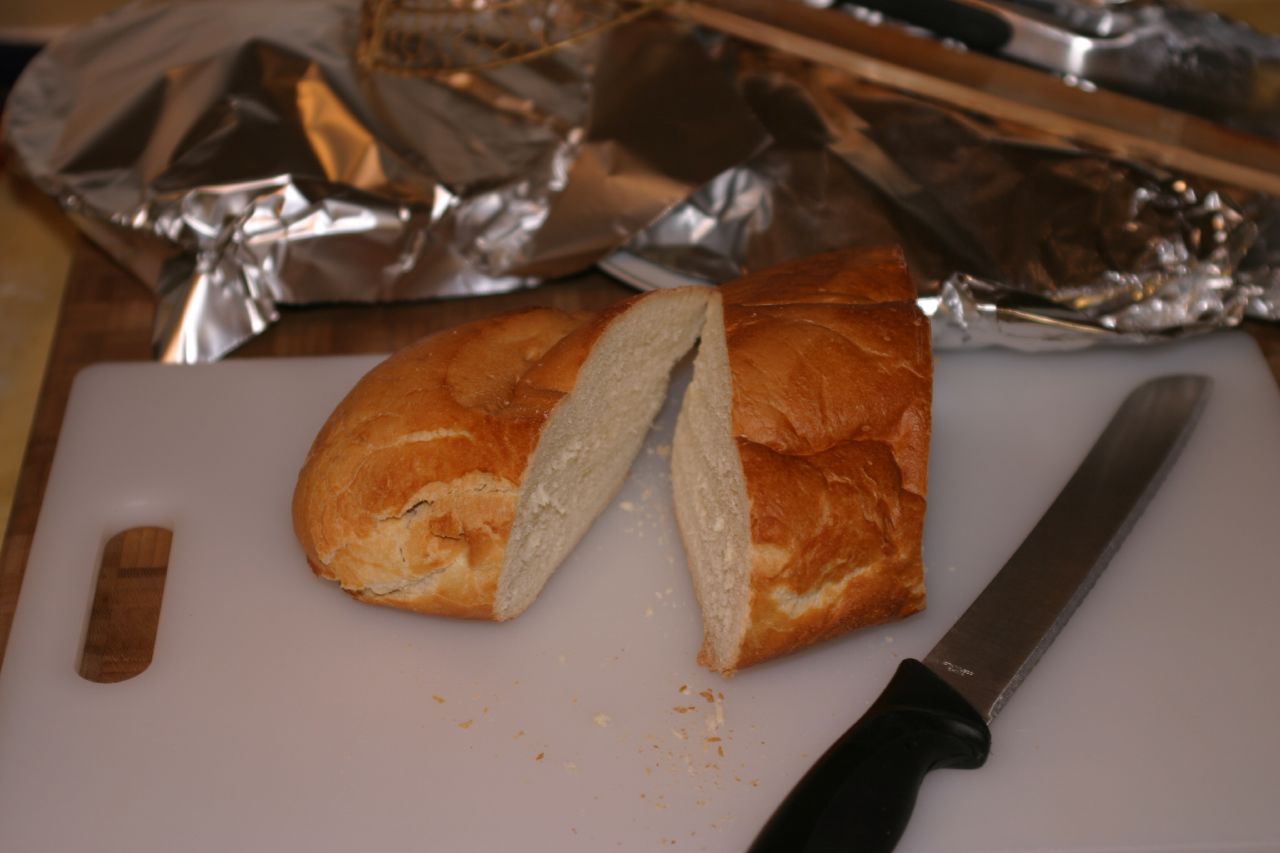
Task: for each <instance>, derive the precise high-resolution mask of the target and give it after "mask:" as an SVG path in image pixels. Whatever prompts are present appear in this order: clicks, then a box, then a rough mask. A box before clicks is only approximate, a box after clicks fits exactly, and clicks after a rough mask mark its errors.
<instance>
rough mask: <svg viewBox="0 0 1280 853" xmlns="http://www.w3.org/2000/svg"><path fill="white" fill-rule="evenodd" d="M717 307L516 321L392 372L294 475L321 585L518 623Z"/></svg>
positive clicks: (332, 424)
mask: <svg viewBox="0 0 1280 853" xmlns="http://www.w3.org/2000/svg"><path fill="white" fill-rule="evenodd" d="M709 292H710V290H709V289H708V288H680V289H675V290H666V291H658V292H654V293H649V294H644V295H641V296H637V297H634V298H632V299H629V300H626V301H625V302H623V303H620V304H619V305H617V306H615V307H614V308H611V309H608V310H606V311H605V312H603V313H601V314H598V315H577V314H566V313H563V312H559V311H554V310H550V309H535V310H532V311H524V312H519V313H516V314H509V315H504V316H501V317H497V318H491V319H486V320H481V321H477V322H475V323H471V324H468V325H465V326H461V327H458V328H456V329H452V330H450V331H448V332H444V333H441V334H439V335H435V336H433V337H430V338H427V339H425V340H423V341H420V342H419V343H417V344H415V345H413V346H410V347H408V348H406V349H404V350H402V351H400V352H398V353H396V354H395V355H393V356H392V357H391V358H390V359H388V360H387V361H385V362H383V363H382V364H381V365H379V366H378V367H376V368H375V369H374V370H373V371H371V372H370V373H369V374H368V375H367V376H365V377H364V378H363V379H362V380H361V381H360V382H359V383H358V384H357V385H356V387H355V388H353V389H352V391H351V392H350V394H348V396H347V397H346V399H344V400H343V401H342V403H341V404H340V405H339V406H338V407H337V409H336V410H335V411H334V413H333V414H332V415H331V416H330V418H329V420H328V422H327V423H326V424H325V426H324V427H323V429H322V430H321V431H320V434H319V435H318V436H317V438H316V440H315V443H314V445H313V446H312V448H311V451H310V453H309V454H308V456H307V460H306V462H305V464H304V466H303V469H302V471H301V473H300V475H299V479H298V485H297V488H296V490H295V493H294V501H293V519H294V529H295V532H296V533H297V535H298V539H299V541H300V542H301V543H302V545H303V548H304V550H305V551H306V553H307V557H308V561H309V562H310V564H311V566H312V568H313V569H314V571H315V572H316V573H317V574H318V575H320V576H322V577H325V578H329V579H333V580H337V581H338V582H339V583H340V584H341V585H342V587H343V589H345V590H346V591H347V592H349V593H350V594H352V595H353V596H355V597H356V598H358V599H360V600H363V601H367V602H371V603H376V604H385V605H390V606H393V607H401V608H406V609H410V610H417V611H421V612H427V613H436V614H442V615H448V616H460V617H471V618H483V619H497V620H502V619H509V618H511V617H513V616H516V615H517V614H519V613H520V612H522V611H523V610H524V609H525V608H527V607H528V606H529V605H530V604H531V603H532V602H533V600H534V599H535V598H536V597H537V595H538V593H539V591H541V589H542V588H543V586H544V584H545V583H546V582H547V580H548V578H549V577H550V576H551V574H552V572H553V571H554V570H555V568H556V566H557V565H559V564H560V562H561V561H562V560H563V559H564V558H565V557H566V556H567V555H568V554H569V552H570V551H571V550H572V549H573V547H574V545H575V544H577V542H578V540H579V539H580V538H581V537H582V535H583V534H584V533H585V532H586V530H587V529H588V527H590V525H591V523H592V521H593V520H594V519H595V518H596V516H597V515H599V513H600V512H601V510H602V509H603V508H604V507H605V505H606V504H607V503H608V501H609V500H610V498H611V497H612V496H613V494H614V493H615V492H616V490H617V489H618V488H619V486H620V485H621V484H622V481H623V479H624V478H625V476H626V473H627V470H628V468H629V467H630V465H631V462H632V460H633V458H634V457H635V455H636V453H637V452H638V451H639V449H640V446H641V444H642V442H643V440H644V436H645V433H646V432H647V430H648V429H649V426H650V423H651V422H652V421H653V418H654V417H655V416H656V414H657V412H658V410H659V408H660V407H661V405H662V403H663V400H664V399H665V397H666V390H667V384H668V377H669V374H670V371H671V368H672V367H673V365H674V364H675V362H676V361H677V360H679V359H680V358H681V357H682V356H683V355H684V354H685V353H686V352H687V351H688V350H689V349H690V348H691V347H692V346H693V344H694V342H695V340H696V339H697V336H698V334H699V332H700V331H701V329H702V326H703V319H704V313H705V307H706V302H707V297H708V294H709Z"/></svg>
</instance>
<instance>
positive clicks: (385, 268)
mask: <svg viewBox="0 0 1280 853" xmlns="http://www.w3.org/2000/svg"><path fill="white" fill-rule="evenodd" d="M356 6H357V4H356V3H355V2H352V0H305V2H292V3H287V4H274V3H244V2H241V3H234V4H224V3H216V2H211V0H192V2H186V3H180V4H165V5H139V6H133V7H129V8H126V9H124V10H121V11H120V12H118V13H116V14H113V15H109V16H107V17H105V18H103V19H101V20H99V21H97V22H95V23H93V24H91V25H90V26H88V27H86V28H84V29H82V30H78V31H75V32H72V33H70V34H68V35H67V36H65V37H63V38H61V39H59V40H57V41H56V42H54V43H53V44H52V45H51V46H50V47H49V48H48V49H47V50H45V51H44V52H43V53H42V54H41V55H40V56H38V57H37V58H36V60H34V61H33V62H32V64H31V65H30V66H29V68H28V70H27V72H26V73H25V74H24V75H23V77H22V78H21V79H20V80H19V82H18V84H17V86H16V87H15V88H14V90H13V92H12V94H11V95H10V98H9V102H8V105H7V112H6V115H5V134H6V141H7V142H8V144H9V145H10V146H11V147H12V148H13V150H14V152H15V153H16V160H17V162H18V163H19V164H20V165H21V166H22V168H23V169H24V170H25V171H26V172H27V173H28V174H29V175H30V176H31V177H32V178H33V179H34V181H35V182H36V183H37V184H38V185H39V186H40V187H41V188H42V189H44V190H45V191H46V192H48V193H49V194H50V195H52V196H53V197H55V198H56V199H58V201H59V202H60V203H61V204H62V206H63V207H64V208H65V209H66V210H67V211H68V212H69V213H70V214H71V216H72V218H73V219H74V220H75V221H76V222H77V224H78V225H79V226H80V227H81V229H82V230H83V231H85V233H87V234H88V235H89V236H90V237H91V238H92V239H94V240H95V241H96V242H97V243H99V244H100V245H102V246H103V247H104V248H106V249H107V250H108V251H109V252H110V253H111V254H112V255H113V256H114V257H115V258H116V259H117V260H118V261H119V262H120V263H122V264H123V265H124V266H126V267H127V268H129V269H130V270H132V271H133V272H134V273H136V274H137V276H138V277H139V278H140V279H141V280H142V281H143V282H144V283H145V284H147V285H148V286H149V287H151V288H152V289H153V290H154V291H155V292H156V296H157V303H158V312H157V320H156V327H155V349H156V352H157V354H158V355H159V356H160V357H162V358H163V359H164V360H166V361H173V362H182V363H187V362H199V361H210V360H214V359H217V358H219V357H221V356H222V355H224V354H226V353H227V352H229V351H230V350H232V349H233V348H235V347H236V346H237V345H238V344H240V343H242V342H243V341H245V340H247V339H248V338H250V337H252V336H253V335H256V334H258V333H260V332H261V331H263V330H264V329H266V328H267V327H268V326H270V324H271V323H272V322H274V320H275V319H276V318H277V316H278V314H279V310H280V307H279V306H281V305H297V304H309V303H323V302H335V301H341V302H371V301H392V300H407V299H423V298H431V297H448V296H463V295H476V294H485V293H494V292H499V291H505V290H510V289H513V288H519V287H531V286H535V285H537V284H538V283H540V282H542V281H544V280H546V279H548V278H553V277H556V276H562V275H568V274H573V273H578V272H581V271H583V270H585V269H587V268H589V267H590V266H592V265H593V264H597V263H599V264H602V265H603V266H605V268H606V269H611V270H614V271H619V270H622V268H623V266H626V267H627V270H626V271H625V272H626V274H625V275H624V278H625V279H626V280H627V281H629V282H630V283H633V284H636V285H637V286H640V287H659V286H670V285H672V284H675V283H678V282H682V281H689V280H692V281H707V282H717V281H724V280H727V279H729V278H733V277H735V276H737V275H740V274H741V273H743V272H745V271H749V270H752V269H758V268H760V267H763V266H767V265H769V264H772V263H776V262H779V261H782V260H787V259H791V258H795V257H798V256H802V255H805V254H811V253H814V252H819V251H824V250H827V249H833V248H838V247H845V246H851V245H868V244H883V243H898V244H901V245H903V246H904V250H905V252H906V254H907V256H908V259H909V261H910V263H911V267H912V271H913V275H914V276H915V279H916V284H917V286H918V289H919V293H920V301H921V304H922V305H923V306H924V307H925V308H926V310H927V311H928V313H929V315H930V316H931V318H932V320H933V327H934V339H935V342H936V343H937V345H938V346H940V347H974V346H987V345H999V346H1008V347H1015V348H1020V349H1026V350H1046V349H1063V348H1073V347H1082V346H1088V345H1091V344H1093V343H1097V342H1100V341H1107V342H1126V343H1147V342H1151V341H1158V340H1165V339H1168V338H1171V337H1176V336H1179V335H1184V334H1192V333H1197V332H1203V331H1207V330H1211V329H1217V328H1222V327H1227V326H1232V325H1235V324H1237V323H1239V322H1240V321H1241V320H1242V319H1243V318H1244V317H1246V316H1252V317H1260V318H1266V319H1273V320H1280V205H1277V204H1276V203H1275V202H1274V201H1273V200H1271V199H1266V198H1259V197H1256V196H1254V195H1251V194H1249V193H1247V192H1245V191H1241V190H1238V189H1233V188H1229V187H1220V186H1215V185H1212V184H1210V183H1208V182H1204V181H1197V180H1194V179H1191V178H1188V177H1186V176H1180V175H1172V174H1168V173H1165V172H1161V171H1158V170H1153V169H1148V168H1145V167H1143V166H1141V165H1139V164H1134V163H1129V162H1125V161H1121V160H1116V159H1114V158H1110V157H1107V156H1105V155H1103V154H1100V153H1098V152H1096V151H1090V150H1082V149H1080V148H1078V147H1075V146H1073V145H1071V144H1070V143H1068V142H1065V141H1063V140H1060V139H1057V138H1052V137H1048V136H1047V135H1045V134H1043V133H1040V132H1037V131H1035V130H1033V129H1028V128H1017V127H1012V126H1008V125H1005V124H1002V123H998V122H993V121H990V120H987V119H984V118H981V117H978V116H974V115H970V114H965V113H962V112H959V111H957V110H955V109H952V108H949V107H947V106H945V105H942V104H938V103H933V102H929V101H924V100H921V99H918V98H913V97H909V96H906V95H903V94H901V93H899V92H897V91H894V90H891V89H888V88H885V87H881V86H875V85H871V84H868V83H865V82H863V81H860V80H857V79H855V78H852V77H850V76H849V75H847V74H845V73H843V72H840V71H838V70H835V69H831V68H827V67H822V66H817V65H814V64H812V63H809V62H806V61H804V60H802V59H798V58H796V57H794V56H789V55H785V54H781V53H778V52H776V51H771V50H769V49H766V48H762V47H757V46H752V45H747V44H744V43H741V42H737V41H734V40H731V39H727V38H725V37H722V36H719V35H716V34H711V33H706V32H697V31H694V30H693V29H692V28H691V27H689V26H688V25H685V24H682V23H678V22H676V21H673V20H671V19H669V18H665V17H662V16H660V15H655V16H650V17H647V18H644V19H641V20H637V21H632V22H629V23H627V24H625V25H621V26H617V27H614V28H611V29H609V30H607V31H605V32H603V33H601V34H600V35H599V36H597V37H593V38H590V39H584V40H582V41H580V42H575V43H574V44H571V45H568V46H566V47H564V48H562V49H558V50H556V51H554V52H552V53H549V54H546V55H543V56H539V57H538V58H536V59H533V60H530V61H527V62H520V63H513V64H508V65H503V66H502V67H498V68H493V69H486V70H483V71H475V72H458V73H453V74H445V75H441V76H437V77H433V78H432V79H429V80H426V79H413V78H407V77H403V76H398V75H389V74H379V73H368V72H365V71H362V70H361V69H360V68H359V67H358V65H357V63H356V60H355V56H354V53H355V42H356V39H357V35H358V10H357V8H356ZM447 35H448V34H447V33H442V34H441V37H447ZM623 261H626V263H623ZM646 270H647V271H648V272H645V271H646Z"/></svg>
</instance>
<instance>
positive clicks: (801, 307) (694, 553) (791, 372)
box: [672, 250, 932, 673]
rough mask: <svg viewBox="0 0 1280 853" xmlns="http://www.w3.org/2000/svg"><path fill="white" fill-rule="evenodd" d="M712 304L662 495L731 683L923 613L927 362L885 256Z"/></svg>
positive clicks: (826, 266)
mask: <svg viewBox="0 0 1280 853" xmlns="http://www.w3.org/2000/svg"><path fill="white" fill-rule="evenodd" d="M721 295H722V297H723V302H722V303H721V300H713V301H712V302H711V304H710V305H709V307H708V311H707V322H706V326H705V328H704V329H703V332H702V341H701V343H700V345H699V348H698V355H697V359H696V360H695V362H694V375H693V381H692V383H691V384H690V386H689V390H688V391H687V392H686V395H685V399H684V403H683V405H682V407H681V410H680V415H679V419H678V421H677V425H676V433H675V440H674V444H673V451H672V483H673V487H674V492H675V507H676V517H677V520H678V522H679V525H680V530H681V535H682V538H683V540H684V544H685V551H686V554H687V557H688V562H689V569H690V572H691V574H692V578H693V585H694V589H695V592H696V594H697V597H698V602H699V604H700V606H701V609H702V618H703V626H704V641H703V647H702V651H701V654H700V657H699V660H700V661H701V662H702V663H703V664H704V665H706V666H709V667H711V668H712V669H715V670H718V671H720V672H724V673H730V672H733V671H734V670H737V669H740V668H742V667H745V666H749V665H751V664H755V663H759V662H761V661H764V660H767V659H770V658H773V657H776V656H778V655H782V654H786V653H788V652H792V651H795V650H798V649H801V648H803V647H805V646H809V645H811V644H813V643H815V642H818V641H820V640H823V639H826V638H829V637H833V636H836V635H838V634H841V633H844V632H846V631H850V630H852V629H854V628H858V627H862V626H866V625H871V624H875V623H879V622H885V621H888V620H892V619H897V618H901V617H904V616H907V615H908V614H911V613H913V612H915V611H917V610H920V609H921V608H922V607H923V606H924V600H925V593H924V569H923V565H922V561H921V540H922V536H923V525H924V512H925V492H926V481H927V464H928V452H929V429H930V402H931V396H932V360H931V355H930V338H929V328H928V324H927V321H926V320H925V318H924V316H923V314H922V313H921V312H920V310H919V309H918V308H917V307H916V305H915V301H914V299H915V292H914V289H913V288H912V285H911V281H910V278H909V277H908V275H907V271H906V267H905V265H904V264H903V261H902V258H901V256H900V255H899V254H898V253H897V252H896V251H895V250H873V251H861V252H840V253H833V254H829V255H822V256H819V257H815V258H809V259H805V260H803V261H799V262H796V263H791V264H786V265H783V266H781V267H775V268H773V269H770V270H766V271H764V272H761V273H758V274H755V275H751V276H748V277H746V278H743V279H740V280H739V281H736V282H733V283H731V284H728V285H726V286H724V287H723V288H721Z"/></svg>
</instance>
